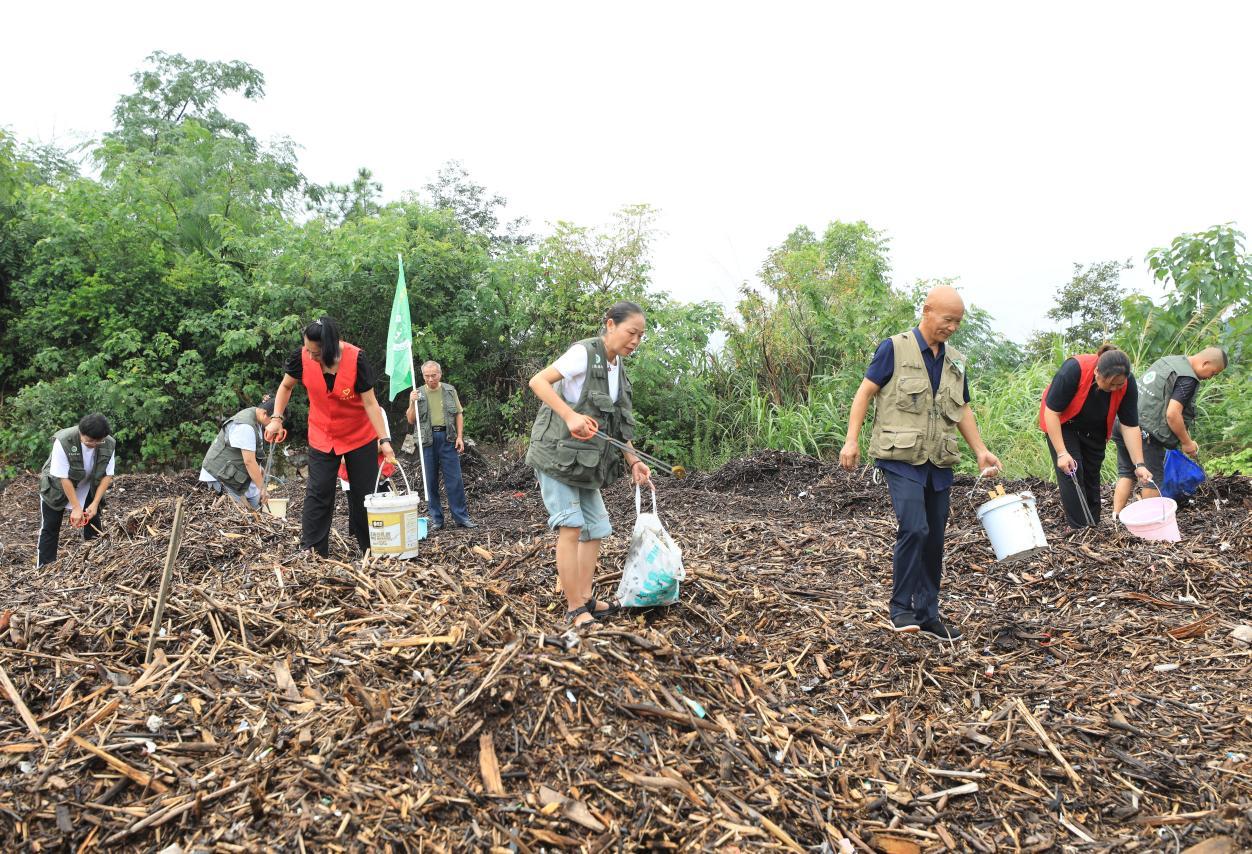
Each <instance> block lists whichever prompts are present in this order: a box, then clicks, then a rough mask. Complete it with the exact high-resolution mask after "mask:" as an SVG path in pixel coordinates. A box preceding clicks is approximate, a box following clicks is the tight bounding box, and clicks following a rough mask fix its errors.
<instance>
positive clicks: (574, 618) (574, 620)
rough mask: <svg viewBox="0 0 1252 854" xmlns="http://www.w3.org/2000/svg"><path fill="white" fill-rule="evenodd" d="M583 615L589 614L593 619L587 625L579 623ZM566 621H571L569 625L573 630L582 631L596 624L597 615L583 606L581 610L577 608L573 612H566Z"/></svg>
mask: <svg viewBox="0 0 1252 854" xmlns="http://www.w3.org/2000/svg"><path fill="white" fill-rule="evenodd" d="M582 614H588V615H589V616H590V617H591V619H590V620H588V621H587V622H585V623H579V622H577V620H578V618H579V616H581V615H582ZM565 619H567V620H569V624H570V627H571V628H574V629H581V628H583V627H585V626H589V625H592V624H594V623H595V622H596V615H595V613H593V612H592V611H591V609H590V608H588V607H587V606H586V605H583V606H582V607H581V608H575V609H574V610H572V611H566V612H565Z"/></svg>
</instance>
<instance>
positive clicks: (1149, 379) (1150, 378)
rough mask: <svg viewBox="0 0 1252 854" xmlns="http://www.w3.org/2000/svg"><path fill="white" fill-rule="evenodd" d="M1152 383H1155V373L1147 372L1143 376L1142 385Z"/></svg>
mask: <svg viewBox="0 0 1252 854" xmlns="http://www.w3.org/2000/svg"><path fill="white" fill-rule="evenodd" d="M1154 382H1156V371H1148V372H1147V373H1146V374H1144V375H1143V384H1144V385H1152V383H1154Z"/></svg>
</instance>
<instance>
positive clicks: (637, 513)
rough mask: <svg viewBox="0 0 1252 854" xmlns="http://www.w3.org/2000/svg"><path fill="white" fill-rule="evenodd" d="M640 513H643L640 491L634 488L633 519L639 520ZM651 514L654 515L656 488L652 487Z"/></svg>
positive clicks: (636, 487)
mask: <svg viewBox="0 0 1252 854" xmlns="http://www.w3.org/2000/svg"><path fill="white" fill-rule="evenodd" d="M642 513H643V505H642V497H641V493H640V489H639V487H638V486H635V518H636V519H637V518H639V516H640V515H641V514H642ZM652 514H653V515H656V487H655V486H654V487H652Z"/></svg>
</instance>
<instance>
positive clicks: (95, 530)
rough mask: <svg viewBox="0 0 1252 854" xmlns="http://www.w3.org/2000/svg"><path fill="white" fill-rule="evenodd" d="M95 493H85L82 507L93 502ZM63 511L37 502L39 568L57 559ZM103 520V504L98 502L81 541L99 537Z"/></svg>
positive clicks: (63, 517)
mask: <svg viewBox="0 0 1252 854" xmlns="http://www.w3.org/2000/svg"><path fill="white" fill-rule="evenodd" d="M95 497H96V491H95V490H94V489H93V490H91V491H90V492H88V493H87V501H86V503H85V504H84V505H83V506H84V507H86V506H87V505H89V504H91V502H92V501H94V500H95ZM66 512H67V511H65V510H53V509H52V508H51V507H49V506H48V505H47V503H45V502H44V500H43V499H42V498H41V499H40V500H39V517H40V522H39V566H43V565H44V564H45V563H52V562H53V561H54V560H56V559H57V548H58V546H59V545H60V542H61V522H62V521H63V520H64V519H65V514H66ZM102 518H104V502H103V501H101V502H100V506H99V508H97V512H96V515H95V516H93V517H92V519H91V521H90V522H88V523H87V527H85V528H83V539H84V540H94V539H95V538H96V537H98V536H100V533H101V531H102V530H103V528H102V527H101V525H100V520H101V519H102Z"/></svg>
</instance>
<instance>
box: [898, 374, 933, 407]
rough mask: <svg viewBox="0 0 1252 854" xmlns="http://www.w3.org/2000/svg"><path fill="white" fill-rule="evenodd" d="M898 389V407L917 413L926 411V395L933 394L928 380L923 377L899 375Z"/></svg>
mask: <svg viewBox="0 0 1252 854" xmlns="http://www.w3.org/2000/svg"><path fill="white" fill-rule="evenodd" d="M899 383H900V390H899V394H898V395H897V396H898V398H899V401H900V408H901V409H902V410H904V411H905V412H912V413H915V414H916V413H919V412H925V411H926V404H927V403H928V401H927V400H926V397H927V396H929V395H933V393H932V392H931V390H930V380H928V379H926V378H924V377H901V378H900V380H899Z"/></svg>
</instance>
